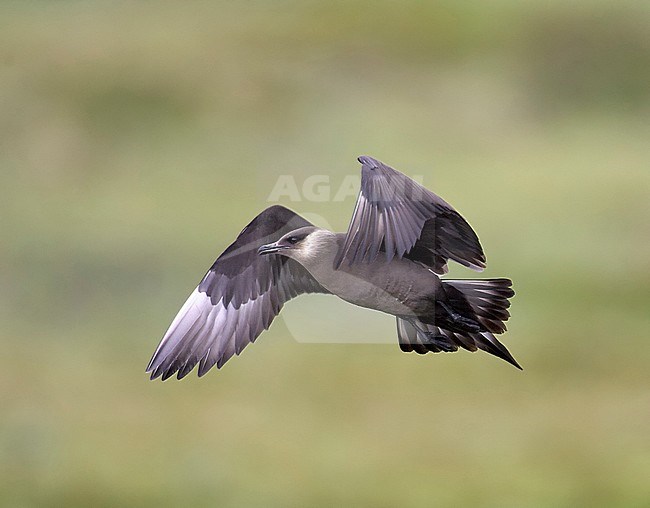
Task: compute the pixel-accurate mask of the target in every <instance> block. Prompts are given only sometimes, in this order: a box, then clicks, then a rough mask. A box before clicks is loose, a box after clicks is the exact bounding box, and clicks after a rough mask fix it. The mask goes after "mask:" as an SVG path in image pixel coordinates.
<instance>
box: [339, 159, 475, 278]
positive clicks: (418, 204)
mask: <svg viewBox="0 0 650 508" xmlns="http://www.w3.org/2000/svg"><path fill="white" fill-rule="evenodd" d="M359 162H360V163H361V164H362V167H361V191H360V192H359V196H358V198H357V203H356V205H355V208H354V213H353V215H352V219H351V220H350V225H349V227H348V231H347V234H346V238H345V242H344V243H343V246H342V247H341V249H340V250H339V252H338V254H337V257H336V260H335V266H336V268H338V267H339V266H341V264H342V263H343V262H347V263H348V264H350V265H352V264H353V263H363V262H372V261H374V260H375V259H376V258H377V256H379V255H380V252H383V255H384V256H385V258H386V261H387V262H388V261H390V260H391V259H393V257H398V258H401V257H405V258H408V259H411V260H412V261H418V262H421V263H423V264H424V265H426V266H428V267H430V268H431V269H432V270H433V271H434V272H435V273H437V274H444V273H446V272H447V261H448V260H449V259H451V260H453V261H456V262H458V263H460V264H462V265H464V266H467V267H468V268H472V269H474V270H478V271H480V270H482V269H483V268H485V255H484V254H483V248H482V247H481V244H480V242H479V240H478V237H477V236H476V233H475V232H474V230H473V229H472V228H471V226H470V225H469V224H468V223H467V221H466V220H465V219H464V218H463V217H462V216H461V215H460V214H459V213H458V212H457V211H456V210H454V208H453V207H452V206H451V205H450V204H449V203H447V202H446V201H444V200H443V199H442V198H440V197H439V196H437V195H436V194H434V193H433V192H431V191H429V190H428V189H425V188H424V187H422V186H421V185H419V184H418V183H416V182H415V181H413V180H412V179H410V178H409V177H407V176H406V175H404V174H402V173H400V172H399V171H397V170H395V169H393V168H391V167H390V166H387V165H386V164H384V163H382V162H380V161H378V160H376V159H373V158H372V157H367V156H362V157H359Z"/></svg>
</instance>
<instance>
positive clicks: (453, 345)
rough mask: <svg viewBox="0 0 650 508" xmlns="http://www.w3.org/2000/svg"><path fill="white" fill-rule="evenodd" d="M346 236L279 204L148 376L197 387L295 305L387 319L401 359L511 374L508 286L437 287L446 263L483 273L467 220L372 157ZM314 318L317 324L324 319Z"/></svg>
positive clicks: (227, 264)
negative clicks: (319, 297) (451, 361)
mask: <svg viewBox="0 0 650 508" xmlns="http://www.w3.org/2000/svg"><path fill="white" fill-rule="evenodd" d="M358 160H359V162H360V163H361V165H362V166H361V190H360V192H359V196H358V198H357V202H356V205H355V209H354V213H353V215H352V219H351V220H350V225H349V227H348V231H347V232H346V233H334V232H331V231H329V230H327V229H323V228H319V227H317V226H315V225H313V224H312V223H310V222H309V221H307V220H306V219H304V218H303V217H301V216H300V215H298V214H296V213H295V212H293V211H291V210H289V209H288V208H285V207H283V206H280V205H274V206H270V207H269V208H267V209H266V210H264V211H262V212H261V213H260V214H259V215H257V217H255V218H254V219H253V220H252V221H251V222H250V223H249V224H248V225H247V226H246V227H245V228H244V229H243V230H242V231H241V233H240V234H239V236H238V237H237V239H236V240H235V241H234V242H233V243H232V244H231V245H230V246H229V247H228V248H227V249H226V250H225V251H224V252H223V253H222V254H221V255H220V256H219V257H218V258H217V260H216V261H215V262H214V264H213V265H212V267H211V268H210V269H209V270H208V272H207V273H206V274H205V276H204V277H203V279H202V280H201V282H200V283H199V285H198V286H197V288H196V289H195V290H194V291H193V292H192V294H191V295H190V296H189V298H188V299H187V301H186V302H185V304H184V305H183V307H182V308H181V309H180V311H179V312H178V314H177V315H176V317H175V318H174V320H173V321H172V323H171V325H170V326H169V328H168V330H167V331H166V333H165V334H164V336H163V338H162V340H161V342H160V344H159V346H158V348H157V349H156V351H155V352H154V354H153V357H152V358H151V361H150V362H149V365H148V366H147V369H146V370H147V372H150V373H151V379H155V378H158V377H161V378H162V379H163V380H165V379H167V378H169V377H171V376H173V375H174V374H176V375H177V378H178V379H182V378H183V377H185V376H186V375H187V374H188V373H189V372H190V371H192V369H194V368H195V367H196V366H197V365H198V375H199V376H203V375H204V374H205V373H206V372H208V371H209V370H210V369H211V368H212V367H214V366H215V365H216V366H217V368H221V367H222V366H223V365H224V364H225V363H226V362H227V361H228V360H229V359H230V358H231V357H232V356H233V355H239V354H240V353H241V352H242V350H243V349H244V348H245V347H246V346H247V345H248V344H249V343H251V342H254V341H255V339H256V338H257V337H258V336H259V335H260V334H261V333H262V331H264V330H266V329H268V328H269V326H270V325H271V322H272V321H273V319H274V318H275V316H277V315H278V314H279V313H280V310H281V309H282V307H283V305H284V304H285V303H286V302H287V301H289V300H291V299H292V298H295V297H296V296H298V295H301V294H308V293H323V294H332V295H335V296H338V297H339V298H341V299H343V300H345V301H347V302H350V303H352V304H355V305H358V306H360V307H366V308H370V309H375V310H378V311H381V312H385V313H387V314H391V315H393V316H395V317H396V319H397V338H398V343H399V346H400V348H401V349H402V351H405V352H411V351H414V352H416V353H419V354H425V353H428V352H432V353H438V352H453V351H457V350H458V349H459V348H462V349H466V350H468V351H476V350H478V349H481V350H483V351H486V352H488V353H490V354H492V355H494V356H497V357H499V358H501V359H503V360H505V361H507V362H509V363H511V364H512V365H514V366H515V367H517V368H521V367H520V366H519V364H518V363H517V362H516V360H515V359H514V358H513V357H512V355H511V354H510V353H509V352H508V350H507V349H506V347H505V346H504V345H503V344H501V343H500V342H499V341H498V340H497V338H496V337H495V335H498V334H501V333H503V332H505V331H506V326H505V321H507V320H508V318H509V317H510V314H509V312H508V308H509V306H510V302H509V298H511V297H512V296H513V295H514V291H513V290H512V287H511V286H512V282H511V281H510V280H509V279H506V278H499V279H481V280H477V279H468V280H452V279H442V278H440V276H442V275H444V274H445V273H446V272H447V263H448V261H449V260H452V261H455V262H457V263H459V264H461V265H464V266H466V267H468V268H470V269H473V270H476V271H481V270H483V269H484V268H485V266H486V264H485V263H486V259H485V255H484V253H483V249H482V247H481V244H480V243H479V239H478V237H477V236H476V233H475V232H474V231H473V229H472V228H471V226H470V225H469V224H468V223H467V221H466V220H465V219H464V218H463V217H462V216H461V215H460V214H459V213H458V212H457V211H456V210H454V208H453V207H452V206H451V205H450V204H449V203H447V202H446V201H444V200H443V199H442V198H440V197H439V196H437V195H436V194H434V193H433V192H431V191H429V190H427V189H425V188H424V187H422V186H421V185H419V184H418V183H417V182H415V181H414V180H412V179H410V178H408V177H407V176H406V175H404V174H402V173H400V172H399V171H397V170H395V169H393V168H391V167H389V166H387V165H386V164H383V163H382V162H380V161H378V160H376V159H373V158H371V157H367V156H363V157H359V159H358ZM323 319H326V317H324V318H323Z"/></svg>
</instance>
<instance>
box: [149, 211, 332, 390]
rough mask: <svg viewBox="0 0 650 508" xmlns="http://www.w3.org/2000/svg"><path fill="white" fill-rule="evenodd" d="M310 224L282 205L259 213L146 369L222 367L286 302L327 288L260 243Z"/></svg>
mask: <svg viewBox="0 0 650 508" xmlns="http://www.w3.org/2000/svg"><path fill="white" fill-rule="evenodd" d="M311 225H312V224H311V223H310V222H308V221H306V220H305V219H303V218H302V217H300V216H299V215H297V214H296V213H294V212H292V211H291V210H289V209H287V208H284V207H282V206H278V205H275V206H271V207H269V208H267V209H266V210H264V211H263V212H262V213H260V214H259V215H258V216H257V217H255V218H254V219H253V220H252V221H251V223H250V224H248V226H246V227H245V228H244V229H243V230H242V232H241V233H240V234H239V236H238V237H237V239H236V240H235V241H234V243H233V244H232V245H230V247H228V248H227V249H226V250H225V251H224V252H223V254H221V255H220V256H219V258H218V259H217V260H216V261H215V262H214V264H213V265H212V267H211V268H210V270H208V273H206V274H205V277H203V279H202V280H201V282H200V283H199V285H198V287H197V288H196V289H195V290H194V292H193V293H192V294H191V295H190V296H189V298H188V299H187V301H186V302H185V304H184V305H183V307H182V308H181V310H180V311H179V312H178V314H177V316H176V318H174V320H173V321H172V324H171V325H170V326H169V329H168V330H167V332H165V335H164V336H163V338H162V340H161V342H160V345H159V346H158V348H157V349H156V352H155V353H154V354H153V357H152V358H151V361H150V362H149V365H148V366H147V372H151V379H155V378H157V377H159V376H162V379H163V380H165V379H167V378H169V377H171V376H173V375H174V374H175V373H178V375H177V377H178V379H182V378H183V377H185V376H186V375H187V374H188V373H189V372H190V371H191V370H192V369H193V368H194V367H195V366H196V364H197V363H198V364H199V376H202V375H204V374H205V373H206V372H207V371H208V370H210V369H211V368H212V367H213V366H214V365H215V364H216V365H217V368H221V366H223V364H224V363H226V362H227V361H228V360H229V359H230V358H231V357H232V356H233V355H234V354H236V355H238V354H239V353H241V351H242V350H243V349H244V348H245V347H246V346H247V345H248V344H249V343H251V342H254V341H255V339H256V338H257V337H258V335H259V334H260V333H262V331H263V330H265V329H267V328H268V327H269V326H270V325H271V322H272V321H273V319H274V318H275V316H277V315H278V313H279V312H280V309H282V306H283V305H284V303H285V302H287V301H288V300H290V299H291V298H294V297H296V296H298V295H299V294H302V293H327V291H326V290H325V289H324V288H323V287H322V286H321V285H320V284H319V283H318V282H316V280H315V279H314V278H313V277H312V276H311V275H310V274H309V272H307V270H305V269H304V268H303V267H302V266H301V265H300V264H299V263H297V262H295V261H294V260H292V259H289V258H287V257H284V256H279V255H276V254H270V255H265V256H260V255H259V254H258V253H257V249H258V248H259V247H260V246H261V245H264V244H267V243H271V242H275V241H277V240H279V239H280V238H281V237H282V236H283V235H285V234H286V233H288V232H290V231H293V230H294V229H298V228H301V227H304V226H311Z"/></svg>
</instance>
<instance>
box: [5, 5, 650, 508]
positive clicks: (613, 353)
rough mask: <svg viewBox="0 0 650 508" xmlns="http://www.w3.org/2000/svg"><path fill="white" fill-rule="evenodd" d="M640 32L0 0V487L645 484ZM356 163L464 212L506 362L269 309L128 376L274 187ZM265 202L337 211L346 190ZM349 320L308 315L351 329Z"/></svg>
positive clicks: (611, 14)
mask: <svg viewBox="0 0 650 508" xmlns="http://www.w3.org/2000/svg"><path fill="white" fill-rule="evenodd" d="M649 22H650V11H649V10H648V7H647V5H646V4H645V3H642V2H638V3H637V2H631V1H629V2H606V1H600V2H583V3H576V2H574V3H571V4H570V5H569V4H565V3H563V2H550V3H545V4H539V3H538V2H509V1H502V2H490V3H485V4H481V5H479V4H478V3H474V4H472V5H467V4H464V3H461V2H435V3H434V2H431V3H421V2H372V3H365V2H329V3H321V2H302V3H294V2H288V1H287V2H247V3H242V2H240V3H230V2H215V3H201V2H196V3H195V2H191V3H189V2H185V3H162V2H156V3H155V4H151V3H147V4H138V5H131V4H128V3H108V2H83V3H82V2H71V1H70V2H56V3H49V2H4V3H2V5H0V168H1V171H0V193H1V197H2V199H1V200H0V217H2V232H3V241H2V242H1V243H0V319H1V320H2V325H3V326H2V331H1V332H0V340H1V344H2V350H3V354H2V359H3V361H2V368H1V369H0V407H2V412H3V417H2V418H1V419H0V496H1V497H0V504H2V505H6V506H26V505H39V506H48V505H52V506H61V505H67V506H75V505H79V506H87V505H89V504H94V505H105V506H108V505H133V506H138V505H141V506H148V505H153V504H158V505H160V504H163V505H178V504H181V503H182V504H187V503H190V502H195V503H199V504H204V505H205V504H208V505H210V504H212V505H214V504H218V505H222V506H286V505H324V506H328V505H332V504H341V503H344V504H348V505H368V506H397V505H399V506H431V505H437V506H441V505H476V506H540V505H547V506H576V505H595V504H600V505H607V506H642V505H645V504H647V502H648V500H649V499H650V487H649V486H648V481H647V479H648V477H650V441H649V440H648V434H649V431H650V424H649V423H648V422H650V395H649V392H648V383H649V382H650V375H649V374H648V367H647V366H648V360H650V345H649V341H648V338H649V337H648V325H649V324H650V322H649V321H650V319H649V315H648V308H649V305H650V297H649V291H648V289H649V287H650V280H649V279H650V263H649V261H648V260H649V259H650V245H649V243H648V231H649V225H650V224H649V219H650V212H649V210H648V191H649V189H650V172H649V171H648V161H649V160H650V144H648V139H650V126H649V124H648V122H647V118H648V114H649V113H650V108H649V105H650V100H649V99H650V90H649V89H648V87H647V83H648V82H649V79H648V78H649V76H648V72H650V36H649V35H648V34H649V33H650V32H649V31H648V30H647V27H648V23H649ZM361 153H369V154H371V155H374V156H376V157H379V158H381V159H383V160H385V161H386V162H388V163H392V164H393V165H395V166H396V167H397V168H399V169H402V170H404V171H406V172H408V173H410V174H419V175H423V177H424V182H425V184H426V185H427V186H429V187H430V188H432V189H434V190H435V191H437V192H439V193H440V194H441V195H443V196H444V197H445V198H446V199H447V200H449V201H450V202H452V203H453V204H454V205H455V206H457V208H458V209H459V210H461V211H462V213H463V214H464V215H465V216H466V217H467V218H468V219H469V221H470V222H471V223H472V225H474V227H475V228H476V229H477V231H478V232H479V235H480V236H481V239H482V242H483V244H484V247H485V249H486V252H487V255H488V259H489V262H490V264H489V268H488V270H487V271H486V272H485V274H484V275H485V276H504V275H506V276H510V277H512V278H513V280H514V281H515V287H516V290H517V296H516V298H515V300H514V304H513V308H512V314H513V318H512V321H511V325H510V331H509V332H508V334H507V335H505V336H504V342H505V343H506V344H507V345H508V346H509V347H510V349H511V350H512V352H513V353H514V355H515V356H516V357H517V359H518V360H520V362H521V363H522V364H523V366H524V368H525V371H524V372H523V373H520V372H518V371H516V370H515V369H512V368H510V367H508V366H507V365H506V364H504V363H502V362H501V363H500V362H498V361H497V360H495V359H493V358H490V357H488V356H487V355H484V354H480V353H477V354H474V355H471V354H469V353H463V352H461V353H457V354H454V355H436V356H434V355H429V356H426V357H416V356H413V355H405V354H402V353H400V352H399V350H398V348H397V346H395V345H322V344H297V343H296V342H295V341H294V340H293V339H292V338H291V337H290V335H291V334H290V333H289V331H288V330H289V329H290V328H291V323H287V324H285V323H283V321H282V319H279V320H278V321H277V322H276V323H275V324H274V326H273V327H272V329H271V330H270V331H269V332H267V333H265V334H264V335H263V336H262V337H261V338H260V340H259V341H258V343H257V344H256V345H255V346H252V347H250V348H248V349H247V350H246V351H245V353H244V354H243V355H242V356H241V357H239V358H236V359H235V360H232V361H231V363H229V364H228V365H227V367H226V368H225V369H224V370H223V371H218V372H217V371H215V372H212V373H210V374H209V375H208V376H207V377H205V378H203V379H201V380H197V379H196V378H195V377H194V376H191V377H190V378H188V379H186V380H184V381H183V382H181V383H178V382H175V381H170V382H167V383H164V384H161V383H150V382H148V381H147V380H146V376H145V375H144V373H143V369H144V366H145V364H146V362H147V360H148V358H149V355H150V354H151V352H152V351H153V349H154V347H155V346H156V344H157V340H158V338H159V336H160V334H161V333H162V332H163V330H164V328H165V326H166V325H167V324H168V322H169V321H170V319H171V318H172V317H173V315H174V313H175V312H176V310H177V309H178V307H179V306H180V305H181V303H182V301H183V298H184V297H185V295H186V293H188V292H189V291H190V290H191V289H192V287H193V284H194V283H195V282H196V281H197V279H198V278H199V277H200V276H201V275H202V272H203V271H204V270H205V269H206V268H207V266H209V264H210V263H211V262H212V260H213V258H214V257H215V256H216V255H217V254H218V253H219V252H220V251H221V250H222V249H223V248H224V247H225V246H226V245H227V244H228V243H230V242H231V241H232V239H233V238H234V236H235V235H236V234H237V233H238V232H239V230H240V229H241V227H242V226H243V225H244V224H245V223H246V222H248V221H249V220H250V218H251V217H252V216H253V215H254V214H255V213H256V212H257V211H259V210H261V209H262V208H263V207H265V206H266V205H267V203H266V198H267V196H268V194H269V192H270V190H271V188H272V187H273V185H274V184H275V182H276V180H277V178H278V176H279V175H283V174H291V175H294V176H295V178H296V182H297V183H298V185H301V184H302V182H304V180H305V179H306V178H307V177H308V176H310V175H312V174H327V175H330V178H331V180H330V183H331V186H332V189H333V190H332V192H334V191H335V190H336V189H337V188H338V186H339V185H340V184H341V183H342V181H343V178H344V176H345V175H348V174H356V172H357V170H358V166H357V164H356V163H355V161H354V158H355V157H356V156H357V155H359V154H361ZM284 204H286V205H288V206H291V207H292V208H295V209H296V210H297V211H299V212H303V213H313V214H317V215H321V216H323V217H325V218H326V219H327V220H328V222H329V224H330V225H331V226H333V227H335V228H337V229H339V230H342V229H344V228H345V226H346V224H347V220H348V218H349V214H350V213H351V209H352V206H353V198H349V199H347V200H346V201H345V202H344V203H332V202H322V203H320V202H306V201H302V202H298V203H292V202H290V201H288V200H285V201H284ZM453 275H454V276H461V277H470V276H472V275H474V274H473V273H471V272H470V273H468V272H467V271H463V270H461V269H460V268H455V269H454V270H453ZM314 302H315V303H314V305H318V306H319V308H322V319H324V320H328V321H329V320H331V317H330V315H328V309H332V308H334V307H333V306H332V305H333V304H332V303H331V302H329V301H328V299H327V298H322V299H321V300H318V299H317V298H315V299H314ZM297 305H298V303H297V302H296V303H290V304H288V306H287V311H288V312H287V319H290V316H291V312H292V306H297ZM300 305H301V306H308V305H309V301H308V299H306V300H305V301H304V302H300ZM321 306H322V307H321ZM358 315H359V316H363V319H361V318H360V319H359V320H353V321H350V322H347V321H341V320H339V321H340V323H339V324H338V325H337V324H336V323H334V325H332V323H328V327H331V326H338V331H337V332H336V333H338V334H340V336H341V337H355V336H362V335H363V333H364V329H365V327H366V323H367V322H368V323H371V324H372V323H374V325H373V326H375V327H377V326H378V324H379V327H380V329H381V320H382V319H383V318H382V317H380V316H377V315H375V314H373V313H369V312H366V311H362V310H359V314H358ZM373 320H379V321H373ZM315 326H318V324H317V323H316V324H315ZM335 330H336V329H335ZM385 334H386V337H387V338H390V337H392V336H393V335H394V330H393V323H392V321H391V320H387V321H386V327H385ZM385 339H386V338H382V340H381V342H385Z"/></svg>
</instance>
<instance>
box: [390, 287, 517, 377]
mask: <svg viewBox="0 0 650 508" xmlns="http://www.w3.org/2000/svg"><path fill="white" fill-rule="evenodd" d="M442 283H443V286H444V288H445V293H446V296H447V300H448V303H449V304H451V306H452V307H453V309H454V311H456V312H458V313H459V314H461V315H463V316H466V317H468V318H470V319H473V320H475V321H476V322H478V323H479V324H480V326H481V328H482V330H480V331H463V332H460V331H451V330H448V329H446V328H444V327H440V326H436V325H434V324H429V323H424V322H422V321H420V320H418V319H417V318H414V317H398V318H397V335H398V338H399V345H400V348H401V349H402V351H405V352H411V351H414V352H416V353H419V354H425V353H427V352H433V353H439V352H453V351H457V350H458V349H459V348H463V349H466V350H468V351H476V350H478V349H481V350H483V351H485V352H487V353H490V354H492V355H494V356H496V357H498V358H501V359H503V360H505V361H507V362H508V363H510V364H512V365H514V366H515V367H517V368H518V369H521V366H520V365H519V364H518V363H517V361H516V360H515V359H514V358H513V356H512V355H511V354H510V352H509V351H508V350H507V349H506V347H505V346H504V345H503V344H501V342H499V341H498V340H497V338H496V337H495V336H494V334H499V333H503V332H505V331H506V326H505V324H504V322H505V321H507V320H508V318H509V317H510V313H509V312H508V310H507V309H508V307H510V302H509V301H508V299H509V298H511V297H512V296H513V295H514V294H515V293H514V291H513V290H512V282H511V281H510V280H509V279H487V280H443V281H442Z"/></svg>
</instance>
